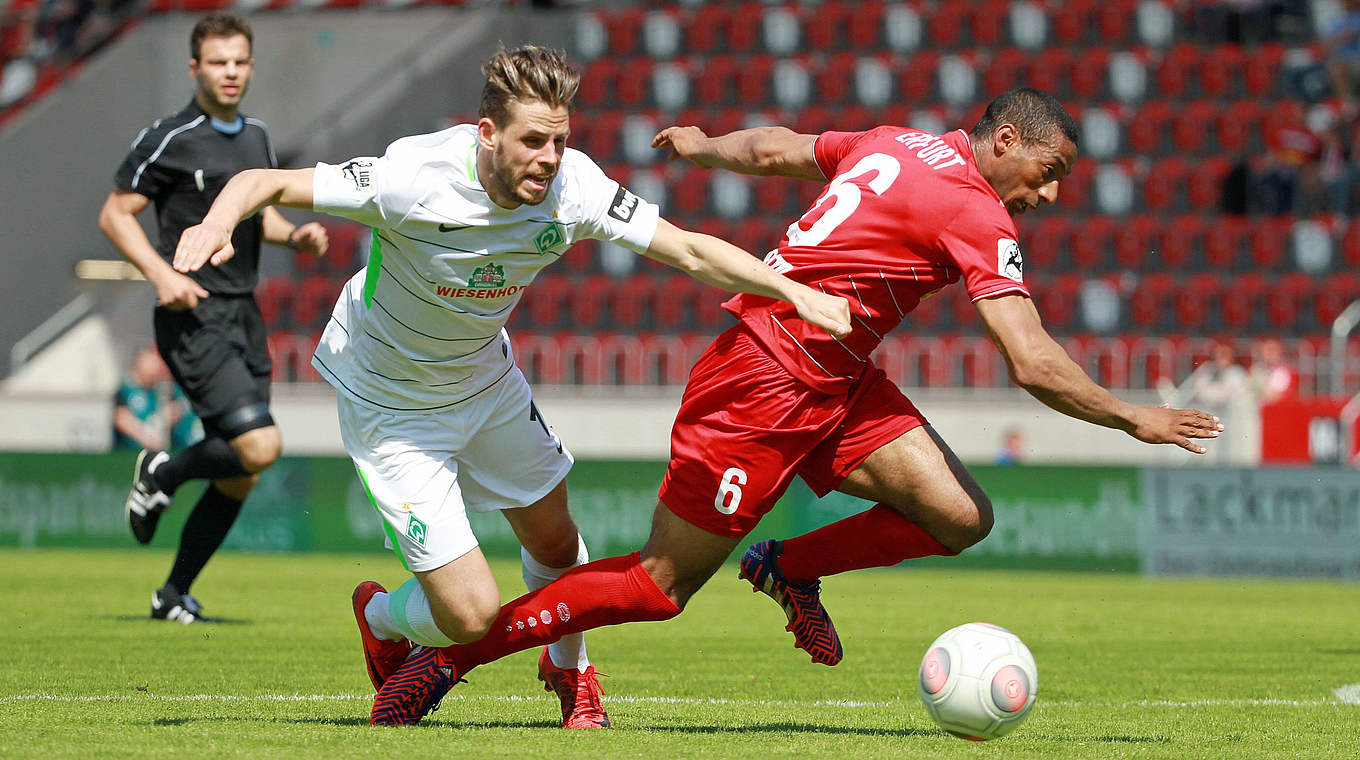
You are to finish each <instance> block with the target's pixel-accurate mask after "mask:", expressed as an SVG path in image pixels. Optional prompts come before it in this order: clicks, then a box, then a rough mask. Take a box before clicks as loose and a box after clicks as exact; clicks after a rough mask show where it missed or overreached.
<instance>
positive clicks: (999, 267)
mask: <svg viewBox="0 0 1360 760" xmlns="http://www.w3.org/2000/svg"><path fill="white" fill-rule="evenodd" d="M996 271H998V272H1000V273H1001V274H1003V275H1005V276H1007V277H1009V278H1011V279H1012V280H1015V281H1016V282H1021V281H1023V280H1024V278H1025V259H1024V257H1022V256H1021V255H1020V244H1019V243H1017V242H1015V241H1014V240H1011V239H1010V238H1001V239H1000V240H998V241H996Z"/></svg>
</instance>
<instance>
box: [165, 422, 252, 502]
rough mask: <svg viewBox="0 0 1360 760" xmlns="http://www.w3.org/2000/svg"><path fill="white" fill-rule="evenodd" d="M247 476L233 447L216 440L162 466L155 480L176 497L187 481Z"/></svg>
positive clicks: (197, 445) (183, 453) (208, 441)
mask: <svg viewBox="0 0 1360 760" xmlns="http://www.w3.org/2000/svg"><path fill="white" fill-rule="evenodd" d="M245 474H247V473H246V468H245V465H243V464H241V459H240V458H239V457H237V456H236V452H235V451H232V450H231V444H229V443H227V442H226V440H225V439H222V438H218V437H216V436H213V437H210V438H204V439H203V440H201V441H199V442H198V443H195V444H194V445H192V446H190V447H189V448H187V449H185V450H184V451H181V452H180V453H178V454H176V455H174V456H172V457H170V459H169V460H167V461H165V462H161V464H160V466H159V467H157V468H156V471H155V472H154V473H152V476H151V479H152V480H154V481H156V485H158V486H160V488H161V490H162V491H164V492H166V493H174V492H175V489H177V488H179V487H180V486H182V485H184V481H186V480H197V479H200V478H202V479H207V480H216V479H218V478H231V477H235V476H237V475H245Z"/></svg>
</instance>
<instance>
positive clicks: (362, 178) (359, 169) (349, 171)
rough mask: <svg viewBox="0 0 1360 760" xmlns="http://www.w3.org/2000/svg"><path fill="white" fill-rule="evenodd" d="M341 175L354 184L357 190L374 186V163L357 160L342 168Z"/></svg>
mask: <svg viewBox="0 0 1360 760" xmlns="http://www.w3.org/2000/svg"><path fill="white" fill-rule="evenodd" d="M340 173H341V174H343V175H344V176H345V177H347V178H348V179H349V181H350V182H353V183H354V189H355V190H363V189H364V188H366V187H372V185H373V162H372V161H360V160H358V159H355V160H353V161H350V162H349V163H347V164H345V165H344V166H342V167H340Z"/></svg>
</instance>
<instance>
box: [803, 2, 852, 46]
mask: <svg viewBox="0 0 1360 760" xmlns="http://www.w3.org/2000/svg"><path fill="white" fill-rule="evenodd" d="M799 11H800V13H799V19H798V20H799V25H800V27H801V28H802V34H803V39H804V40H805V42H806V45H807V49H809V50H839V49H841V48H843V47H844V40H845V38H846V31H845V25H846V22H847V21H848V19H849V18H850V17H851V16H852V14H853V12H852V11H851V10H850V9H849V8H847V7H846V6H845V5H844V4H842V3H839V2H825V3H818V4H817V5H801V6H799Z"/></svg>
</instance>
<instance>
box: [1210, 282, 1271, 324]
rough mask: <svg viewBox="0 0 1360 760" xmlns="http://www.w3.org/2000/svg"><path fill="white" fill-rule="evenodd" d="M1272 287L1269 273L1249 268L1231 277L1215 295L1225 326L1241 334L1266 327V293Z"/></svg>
mask: <svg viewBox="0 0 1360 760" xmlns="http://www.w3.org/2000/svg"><path fill="white" fill-rule="evenodd" d="M1268 287H1269V283H1268V282H1267V280H1266V277H1265V275H1262V274H1260V273H1259V272H1245V273H1242V274H1239V275H1235V276H1233V277H1232V278H1231V279H1229V280H1228V281H1227V282H1226V284H1225V287H1223V288H1222V290H1220V292H1219V293H1218V294H1217V297H1216V298H1215V299H1214V301H1215V303H1216V305H1217V308H1218V317H1219V321H1220V324H1221V326H1222V327H1223V328H1224V329H1227V330H1230V331H1233V332H1237V333H1239V334H1241V333H1244V332H1247V331H1255V330H1259V329H1263V328H1264V327H1265V324H1264V320H1263V319H1260V318H1259V317H1260V315H1262V314H1263V312H1264V304H1265V294H1266V290H1267V289H1268Z"/></svg>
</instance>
